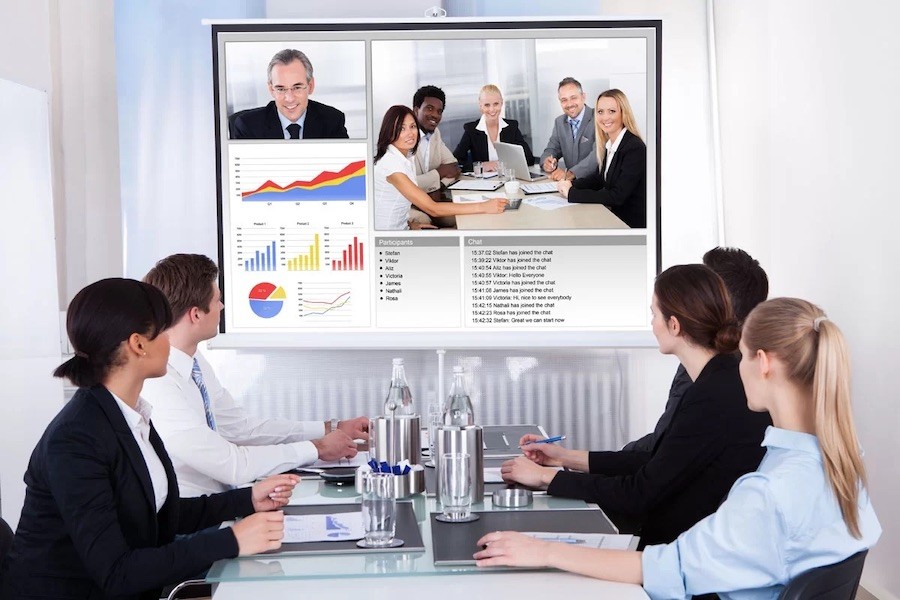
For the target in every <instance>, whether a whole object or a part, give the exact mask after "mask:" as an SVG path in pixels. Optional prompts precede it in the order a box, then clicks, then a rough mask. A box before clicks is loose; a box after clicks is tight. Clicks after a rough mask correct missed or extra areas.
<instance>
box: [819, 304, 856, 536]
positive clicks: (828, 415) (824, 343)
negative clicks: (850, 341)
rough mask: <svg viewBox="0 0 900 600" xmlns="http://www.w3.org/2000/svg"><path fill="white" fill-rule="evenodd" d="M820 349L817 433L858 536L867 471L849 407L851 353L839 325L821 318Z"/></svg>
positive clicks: (850, 526)
mask: <svg viewBox="0 0 900 600" xmlns="http://www.w3.org/2000/svg"><path fill="white" fill-rule="evenodd" d="M818 329H819V331H818V332H817V333H813V335H816V336H818V338H819V339H818V346H819V348H818V352H817V356H816V367H815V374H814V375H813V387H812V390H813V398H814V399H815V407H816V410H815V415H816V437H817V438H818V439H819V447H820V449H821V450H822V462H823V463H824V466H825V473H826V474H827V475H828V481H829V483H830V484H831V489H832V490H834V495H835V497H836V498H837V501H838V505H840V507H841V514H842V515H843V517H844V522H845V523H846V524H847V529H849V530H850V533H851V534H852V535H853V537H855V538H860V537H862V534H861V532H860V529H859V511H858V508H857V507H858V504H859V490H860V486H863V487H864V486H865V485H866V471H865V466H864V465H863V462H862V457H860V455H859V442H858V441H857V437H856V428H855V427H854V426H853V414H852V412H851V410H850V357H849V354H848V352H847V346H846V343H845V342H844V336H843V335H842V334H841V331H840V329H838V327H837V325H835V324H834V323H832V322H831V321H828V320H827V319H826V320H822V321H821V322H820V323H819V325H818Z"/></svg>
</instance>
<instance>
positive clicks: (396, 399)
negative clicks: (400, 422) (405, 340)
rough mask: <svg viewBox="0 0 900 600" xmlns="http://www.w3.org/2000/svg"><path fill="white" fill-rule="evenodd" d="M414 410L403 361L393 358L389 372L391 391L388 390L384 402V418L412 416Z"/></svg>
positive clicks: (414, 412)
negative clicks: (391, 368)
mask: <svg viewBox="0 0 900 600" xmlns="http://www.w3.org/2000/svg"><path fill="white" fill-rule="evenodd" d="M414 414H416V408H415V406H414V405H413V397H412V394H411V393H410V391H409V384H408V383H407V382H406V369H405V368H404V367H403V359H402V358H395V359H394V362H393V370H392V372H391V389H390V390H388V395H387V398H386V399H385V401H384V416H386V417H389V416H391V415H395V416H398V417H399V416H401V415H414Z"/></svg>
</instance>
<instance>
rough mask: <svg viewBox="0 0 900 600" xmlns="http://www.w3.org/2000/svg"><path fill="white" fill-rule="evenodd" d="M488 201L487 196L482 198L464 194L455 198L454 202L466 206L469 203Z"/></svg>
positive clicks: (479, 195) (476, 195)
mask: <svg viewBox="0 0 900 600" xmlns="http://www.w3.org/2000/svg"><path fill="white" fill-rule="evenodd" d="M487 199H488V197H487V196H482V195H481V194H469V195H465V194H463V195H461V196H456V197H455V198H453V201H454V202H455V203H457V204H466V203H467V202H484V201H485V200H487Z"/></svg>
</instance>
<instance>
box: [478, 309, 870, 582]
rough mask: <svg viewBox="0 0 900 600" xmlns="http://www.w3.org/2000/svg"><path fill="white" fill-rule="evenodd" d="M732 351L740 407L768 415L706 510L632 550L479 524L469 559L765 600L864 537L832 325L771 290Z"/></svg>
mask: <svg viewBox="0 0 900 600" xmlns="http://www.w3.org/2000/svg"><path fill="white" fill-rule="evenodd" d="M654 329H656V328H654ZM660 346H662V344H660ZM740 349H741V356H742V358H741V364H740V373H741V379H742V380H743V382H744V387H745V388H746V390H747V402H748V404H749V407H750V409H751V410H754V411H761V412H762V411H764V412H767V413H769V414H770V415H772V421H773V423H774V425H773V426H772V427H769V428H768V430H767V431H766V436H765V439H764V441H763V446H764V447H765V448H766V455H765V458H764V459H763V461H762V463H761V464H760V465H759V469H758V470H757V471H756V472H754V473H749V474H747V475H744V476H743V477H741V478H740V479H738V480H737V482H736V483H735V484H734V486H733V487H732V488H731V491H730V492H729V493H728V497H727V498H726V499H725V501H724V502H723V503H722V505H721V506H719V508H718V510H717V511H716V512H715V513H714V514H712V515H710V516H708V517H707V518H705V519H703V520H702V521H700V522H699V523H697V524H696V525H694V526H693V527H692V528H690V529H689V530H688V531H686V532H685V533H683V534H681V535H680V536H678V539H677V540H675V541H674V542H673V543H670V544H666V545H660V546H648V547H646V548H644V551H643V552H630V551H622V550H601V549H592V548H577V547H574V546H568V545H565V544H559V543H552V542H543V541H539V540H536V539H534V538H532V537H528V536H525V535H522V534H520V533H513V532H496V533H490V534H488V535H486V536H484V537H482V538H481V539H480V540H479V541H478V544H479V545H481V546H485V547H486V549H484V550H482V551H480V552H477V553H476V554H475V558H476V559H477V561H478V565H479V566H485V567H487V566H495V565H515V566H521V567H555V568H558V569H564V570H566V571H572V572H574V573H580V574H582V575H587V576H590V577H596V578H598V579H606V580H609V581H623V582H627V583H636V584H642V585H643V586H644V589H645V590H646V592H647V594H648V595H649V596H650V597H651V598H653V599H654V600H655V599H657V598H690V597H691V596H694V597H696V596H697V595H698V594H706V593H718V595H719V597H720V598H725V599H735V600H736V599H770V600H775V598H778V596H779V594H780V593H781V591H782V589H783V588H784V586H785V584H787V583H788V582H790V581H792V580H793V579H795V578H796V577H797V576H798V575H800V574H801V573H804V572H806V571H809V570H811V569H815V568H816V567H821V566H825V565H831V564H835V563H838V562H841V561H842V560H844V559H846V558H848V557H850V556H852V555H854V554H856V553H858V552H860V551H862V550H865V549H867V548H870V547H871V546H872V545H874V544H875V542H877V541H878V538H879V537H880V535H881V525H880V524H879V523H878V518H877V517H876V516H875V511H874V510H873V508H872V504H871V502H870V501H869V496H868V494H867V493H866V474H865V468H864V465H863V462H862V455H861V452H860V449H859V441H858V439H857V437H856V430H855V428H854V426H853V412H852V410H851V406H850V361H849V354H848V352H847V344H846V342H845V340H844V336H843V335H842V334H841V330H840V329H838V327H837V325H835V324H834V323H832V322H831V321H830V320H829V319H828V317H826V316H825V313H823V312H822V309H820V308H819V307H818V306H816V305H814V304H812V303H810V302H807V301H805V300H799V299H797V298H776V299H774V300H769V301H768V302H763V303H762V304H760V305H759V306H757V307H756V308H755V309H753V311H752V312H751V313H750V316H749V317H747V320H746V322H745V324H744V332H743V337H742V339H741V343H740ZM695 385H696V384H695ZM543 445H547V444H543Z"/></svg>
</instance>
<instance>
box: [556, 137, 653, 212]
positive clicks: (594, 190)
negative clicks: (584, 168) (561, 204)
mask: <svg viewBox="0 0 900 600" xmlns="http://www.w3.org/2000/svg"><path fill="white" fill-rule="evenodd" d="M622 135H623V136H624V137H622V141H621V142H620V143H619V149H618V150H616V154H615V155H614V156H613V160H612V163H611V164H610V165H609V173H607V174H606V176H605V177H604V175H603V172H604V171H606V158H605V157H604V158H603V164H602V165H600V170H599V171H597V172H596V173H594V174H592V175H588V176H587V177H579V178H577V179H574V180H573V181H572V187H571V189H569V195H568V199H569V202H577V203H583V204H604V205H606V206H607V207H609V209H610V210H611V211H612V212H613V213H614V214H615V215H616V216H617V217H619V218H620V219H622V220H623V221H625V223H626V224H627V225H628V226H629V227H631V228H633V229H643V228H644V227H646V226H647V145H646V144H644V142H643V141H642V140H641V138H639V137H638V136H636V135H634V134H633V133H631V132H630V131H628V130H627V129H626V130H625V133H624V134H622ZM598 143H599V142H598Z"/></svg>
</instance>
